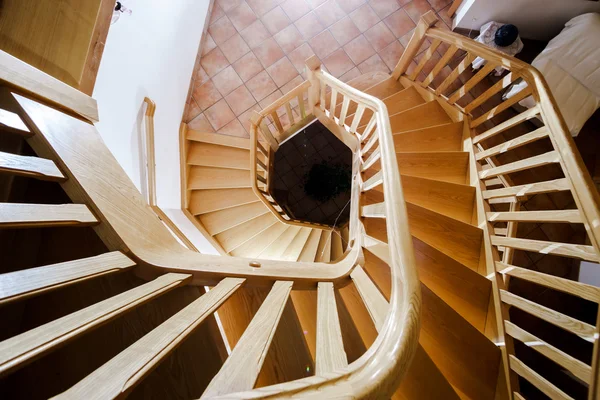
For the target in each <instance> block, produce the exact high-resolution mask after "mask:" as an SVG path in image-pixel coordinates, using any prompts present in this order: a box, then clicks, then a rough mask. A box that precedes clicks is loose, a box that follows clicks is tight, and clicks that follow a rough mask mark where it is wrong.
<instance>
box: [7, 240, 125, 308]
mask: <svg viewBox="0 0 600 400" xmlns="http://www.w3.org/2000/svg"><path fill="white" fill-rule="evenodd" d="M134 265H135V262H133V261H132V260H131V259H129V258H128V257H127V256H126V255H124V254H123V253H121V252H119V251H113V252H111V253H105V254H101V255H99V256H94V257H88V258H82V259H79V260H74V261H67V262H63V263H58V264H52V265H46V266H43V267H37V268H29V269H24V270H21V271H15V272H9V273H6V274H0V304H4V303H8V302H10V301H14V300H20V299H23V298H26V297H30V296H34V295H38V294H40V293H43V292H47V291H49V290H54V289H58V288H60V287H63V286H67V285H71V284H73V283H77V282H81V281H84V280H87V279H92V278H96V277H98V276H101V275H104V274H108V273H111V272H117V271H121V270H124V269H127V268H129V267H133V266H134Z"/></svg>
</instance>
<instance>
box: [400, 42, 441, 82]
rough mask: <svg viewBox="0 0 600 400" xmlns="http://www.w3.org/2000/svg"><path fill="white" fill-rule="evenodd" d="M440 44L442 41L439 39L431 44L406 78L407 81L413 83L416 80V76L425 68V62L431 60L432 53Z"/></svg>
mask: <svg viewBox="0 0 600 400" xmlns="http://www.w3.org/2000/svg"><path fill="white" fill-rule="evenodd" d="M440 44H442V41H441V40H439V39H436V40H434V41H433V42H432V43H431V45H430V46H429V48H428V49H427V50H425V53H424V54H423V56H422V57H421V61H419V63H418V64H417V67H416V68H415V69H414V70H413V72H412V73H411V74H410V75H409V76H408V79H410V80H411V81H413V82H414V81H415V80H416V79H417V76H418V75H419V73H420V72H421V71H422V70H423V67H425V64H427V61H429V60H430V59H431V57H432V56H433V53H434V52H435V51H436V50H437V48H438V47H440Z"/></svg>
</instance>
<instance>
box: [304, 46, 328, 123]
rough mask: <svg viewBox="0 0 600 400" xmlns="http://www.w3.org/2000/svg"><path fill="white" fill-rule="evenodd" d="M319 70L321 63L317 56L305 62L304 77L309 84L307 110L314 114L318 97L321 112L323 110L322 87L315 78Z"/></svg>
mask: <svg viewBox="0 0 600 400" xmlns="http://www.w3.org/2000/svg"><path fill="white" fill-rule="evenodd" d="M320 70H321V61H319V59H318V58H317V56H311V57H310V58H309V59H308V60H306V76H307V79H308V81H309V82H310V88H308V109H309V110H310V112H311V113H313V114H314V112H315V107H316V106H317V104H319V96H320V99H321V100H320V101H321V110H325V109H324V107H325V101H324V98H325V96H324V89H325V88H324V87H323V88H321V83H320V81H319V79H318V78H317V75H316V74H317V72H318V71H320Z"/></svg>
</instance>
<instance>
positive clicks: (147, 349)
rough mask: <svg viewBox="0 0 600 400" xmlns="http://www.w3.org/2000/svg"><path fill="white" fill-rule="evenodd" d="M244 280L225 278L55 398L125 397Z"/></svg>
mask: <svg viewBox="0 0 600 400" xmlns="http://www.w3.org/2000/svg"><path fill="white" fill-rule="evenodd" d="M243 283H244V279H242V278H225V279H223V280H222V281H221V282H219V284H218V285H217V286H215V287H214V288H212V289H211V290H210V291H209V292H208V293H206V294H205V295H203V296H201V297H200V298H198V299H197V300H195V301H193V302H192V303H191V304H189V305H188V306H187V307H185V308H184V309H183V310H181V311H179V312H178V313H177V314H175V315H173V316H172V317H171V318H169V319H168V320H166V321H165V322H163V323H162V324H161V325H159V326H158V327H157V328H155V329H153V330H152V331H151V332H150V333H148V334H146V335H145V336H144V337H142V338H141V339H140V340H138V341H137V342H135V343H134V344H132V345H131V346H129V347H128V348H127V349H125V350H124V351H122V352H121V353H119V354H118V355H117V356H115V357H113V358H112V359H111V360H110V361H108V362H107V363H105V364H104V365H102V366H101V367H100V368H98V369H96V370H95V371H94V372H92V373H91V374H89V375H87V376H86V377H85V378H84V379H82V380H81V381H79V382H78V383H77V384H76V385H75V386H73V387H71V388H70V389H69V390H67V391H65V392H63V393H61V394H60V395H58V396H56V398H57V399H61V398H64V399H72V398H80V399H81V398H86V399H107V398H111V399H112V398H117V397H121V396H123V397H124V396H126V395H127V394H128V393H130V392H131V390H133V388H134V387H135V385H136V384H138V383H139V382H140V381H141V380H142V379H144V378H145V377H146V376H147V375H148V374H150V373H151V372H152V371H153V370H154V369H155V368H156V367H157V366H158V365H159V364H160V363H161V362H162V361H163V360H164V359H165V358H167V357H168V356H169V355H170V354H171V353H172V352H173V350H174V349H175V348H176V347H177V345H178V344H180V343H181V342H182V341H183V340H185V339H186V337H188V336H189V335H190V334H191V333H193V332H194V329H195V328H197V327H198V325H200V324H201V323H202V322H203V321H204V320H205V319H206V318H207V317H209V316H210V315H212V314H213V312H214V311H215V310H216V309H217V308H219V306H220V305H221V304H223V302H225V300H227V299H228V298H229V296H231V295H232V294H233V293H234V292H235V291H236V290H237V289H238V288H239V287H240V286H241V285H242V284H243Z"/></svg>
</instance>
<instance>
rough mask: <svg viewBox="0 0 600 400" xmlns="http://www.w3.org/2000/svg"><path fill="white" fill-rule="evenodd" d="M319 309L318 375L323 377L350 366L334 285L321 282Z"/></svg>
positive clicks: (319, 286)
mask: <svg viewBox="0 0 600 400" xmlns="http://www.w3.org/2000/svg"><path fill="white" fill-rule="evenodd" d="M317 307H318V308H317V357H316V375H317V376H323V375H327V374H330V373H333V372H336V371H337V370H339V369H342V368H346V367H347V366H348V359H347V358H346V352H345V351H344V343H343V341H342V330H341V327H340V319H339V316H338V311H337V306H336V300H335V292H334V290H333V283H331V282H319V285H318V304H317Z"/></svg>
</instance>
